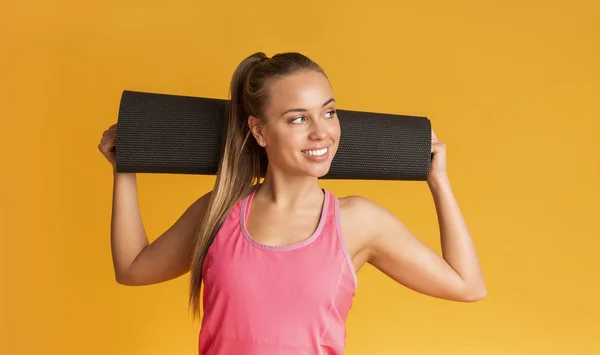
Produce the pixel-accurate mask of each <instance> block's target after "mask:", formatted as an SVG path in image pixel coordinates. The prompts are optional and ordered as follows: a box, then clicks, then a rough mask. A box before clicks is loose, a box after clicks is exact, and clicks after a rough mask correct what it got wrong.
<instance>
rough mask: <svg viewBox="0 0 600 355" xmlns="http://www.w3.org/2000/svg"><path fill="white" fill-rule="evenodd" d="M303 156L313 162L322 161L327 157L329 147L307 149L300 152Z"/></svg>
mask: <svg viewBox="0 0 600 355" xmlns="http://www.w3.org/2000/svg"><path fill="white" fill-rule="evenodd" d="M302 153H303V155H304V156H305V157H306V158H308V159H310V160H313V161H322V160H325V159H327V158H328V157H329V147H325V148H321V149H307V150H303V151H302Z"/></svg>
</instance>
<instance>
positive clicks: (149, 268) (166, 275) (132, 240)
mask: <svg viewBox="0 0 600 355" xmlns="http://www.w3.org/2000/svg"><path fill="white" fill-rule="evenodd" d="M209 197H210V192H209V193H207V194H205V195H204V196H202V197H200V198H199V199H197V200H196V201H194V202H193V203H192V204H191V205H190V206H189V207H188V208H187V209H186V211H185V212H184V213H183V214H182V215H181V217H180V218H179V219H178V220H177V221H176V222H175V223H174V224H173V225H172V226H171V227H170V228H169V229H168V230H167V231H165V232H164V233H163V234H162V235H160V236H159V237H158V238H157V239H156V240H155V241H153V242H152V243H151V244H150V243H149V242H148V237H147V236H146V231H145V229H144V225H143V223H142V218H141V215H140V208H139V203H138V194H137V182H136V175H135V174H129V173H115V174H114V189H113V210H112V219H111V251H112V257H113V265H114V270H115V278H116V280H117V282H118V283H119V284H122V285H129V286H142V285H150V284H156V283H159V282H164V281H168V280H171V279H174V278H177V277H179V276H181V275H183V274H185V273H186V272H188V271H189V269H190V256H191V252H192V244H193V241H194V238H195V232H196V226H197V224H198V222H199V221H200V219H201V217H202V216H203V214H204V212H205V211H206V207H207V205H208V200H209Z"/></svg>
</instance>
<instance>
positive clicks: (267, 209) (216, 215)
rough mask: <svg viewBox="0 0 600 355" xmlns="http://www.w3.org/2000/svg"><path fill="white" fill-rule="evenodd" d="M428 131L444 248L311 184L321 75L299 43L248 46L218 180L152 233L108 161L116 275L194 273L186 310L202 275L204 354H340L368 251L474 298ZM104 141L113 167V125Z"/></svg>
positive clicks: (389, 269)
mask: <svg viewBox="0 0 600 355" xmlns="http://www.w3.org/2000/svg"><path fill="white" fill-rule="evenodd" d="M432 133H433V132H432ZM432 137H433V139H432V154H433V158H432V166H431V171H430V175H429V178H428V180H427V182H428V184H429V187H430V189H431V191H432V194H433V197H434V201H435V203H436V209H437V213H438V218H439V222H440V231H441V243H442V249H443V257H442V256H440V255H439V254H437V253H436V252H434V251H433V250H432V249H430V248H429V247H427V246H426V245H425V244H424V243H422V242H421V241H420V240H419V239H417V238H416V237H415V236H414V235H413V234H412V233H411V232H410V231H409V230H408V229H407V228H406V227H405V226H404V224H403V223H402V222H401V221H400V220H399V219H397V218H396V217H395V216H394V215H393V214H392V213H390V212H389V211H387V210H385V209H384V208H382V207H380V206H378V205H377V204H375V203H373V202H371V201H370V200H368V199H366V198H363V197H360V196H347V197H343V198H339V199H338V198H337V197H336V196H334V195H333V194H332V193H331V192H329V191H328V190H326V189H323V188H321V187H320V186H319V178H320V177H323V176H324V175H326V174H327V173H328V171H329V169H330V166H331V162H332V160H333V158H334V157H335V154H336V151H337V149H338V146H339V142H340V138H341V129H340V122H339V120H338V117H337V114H336V107H335V99H334V94H333V90H332V87H331V85H330V83H329V80H328V78H327V76H326V74H325V72H324V71H323V69H321V67H320V66H319V65H318V64H316V63H315V62H314V61H312V60H310V59H309V58H307V57H306V56H304V55H302V54H299V53H282V54H277V55H275V56H273V57H272V58H268V57H267V56H266V55H265V54H264V53H260V52H259V53H255V54H253V55H251V56H249V57H247V58H246V59H244V60H243V61H242V62H241V63H240V64H239V66H238V68H237V69H236V71H235V72H234V74H233V78H232V81H231V104H230V105H229V112H228V115H227V122H226V136H225V145H224V148H223V153H222V154H223V155H222V159H221V162H220V165H219V170H218V172H217V179H216V182H215V186H214V189H213V191H211V192H209V193H207V194H205V195H204V196H202V197H201V198H199V199H198V200H197V201H196V202H195V203H194V204H192V206H190V208H189V209H188V210H187V211H186V212H185V213H184V214H183V215H182V216H181V218H180V219H179V220H178V221H177V222H176V223H175V224H174V225H173V226H172V227H171V228H170V229H169V230H168V231H167V232H165V233H164V234H163V235H161V236H160V237H159V238H158V239H156V240H155V241H154V242H153V243H152V244H150V245H148V244H147V239H146V236H145V234H144V233H143V226H142V225H141V220H140V218H139V211H138V209H137V205H136V204H135V203H133V202H131V201H134V200H135V198H134V197H135V194H134V189H135V183H134V180H133V178H132V177H131V176H130V175H128V174H119V173H115V193H114V196H115V197H114V201H113V209H114V211H113V216H114V218H113V226H112V231H113V232H112V236H111V238H112V239H111V240H112V246H113V249H112V250H113V261H114V265H115V273H116V275H117V280H118V281H119V282H120V283H122V284H127V285H145V284H151V283H157V282H163V281H167V280H170V279H173V278H175V277H178V276H180V275H182V274H184V273H186V272H187V271H191V283H190V298H189V301H190V307H192V309H193V312H194V315H199V314H200V289H201V286H204V289H203V291H204V298H203V310H204V315H203V317H202V328H201V331H200V335H199V343H198V351H199V353H200V354H261V355H268V354H291V353H293V354H322V353H327V354H342V353H343V352H344V348H345V341H346V328H345V322H346V318H347V316H348V312H349V310H350V308H351V306H352V299H353V296H354V294H355V292H356V288H357V286H358V279H357V276H356V274H357V272H358V270H360V269H361V268H362V266H363V265H364V264H366V263H370V264H372V265H373V266H375V267H376V268H378V269H379V270H381V271H382V272H383V273H385V274H386V275H388V276H389V277H390V278H392V279H393V280H395V281H397V282H398V283H401V284H403V285H405V286H406V287H409V288H411V289H413V290H416V291H418V292H421V293H423V294H426V295H429V296H433V297H438V298H444V299H449V300H455V301H464V302H471V301H477V300H480V299H482V298H484V297H485V294H486V288H485V284H484V281H483V276H482V273H481V268H480V266H479V261H478V258H477V254H476V251H475V248H474V245H473V242H472V240H471V237H470V235H469V232H468V229H467V226H466V224H465V222H464V220H463V217H462V215H461V213H460V210H459V208H458V205H457V203H456V200H455V198H454V196H453V194H452V190H451V188H450V183H449V179H448V177H447V175H446V156H445V145H444V143H442V142H440V141H439V140H438V139H437V136H436V135H435V134H434V133H433V134H432ZM99 148H100V150H101V151H102V152H103V154H105V156H106V157H107V158H108V159H109V161H110V162H111V163H112V164H113V167H114V151H113V148H114V127H111V128H110V129H109V130H108V131H107V132H106V133H105V136H104V138H103V140H102V142H101V144H100V146H99ZM263 178H264V180H263V181H262V182H261V179H263ZM128 201H129V202H128ZM132 220H134V221H135V223H133V222H132ZM132 235H133V236H135V237H132Z"/></svg>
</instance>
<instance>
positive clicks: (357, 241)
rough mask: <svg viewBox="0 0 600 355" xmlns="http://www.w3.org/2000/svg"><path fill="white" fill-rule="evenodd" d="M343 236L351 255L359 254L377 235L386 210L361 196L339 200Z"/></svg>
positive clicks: (345, 197) (351, 196)
mask: <svg viewBox="0 0 600 355" xmlns="http://www.w3.org/2000/svg"><path fill="white" fill-rule="evenodd" d="M338 200H339V219H340V226H341V229H342V234H343V235H344V239H345V240H346V244H347V245H348V247H349V248H350V249H351V250H350V252H351V254H354V255H356V254H358V253H360V252H361V251H363V250H365V249H366V248H368V247H369V245H370V244H371V241H372V240H373V238H374V237H375V236H376V235H377V233H378V229H377V220H378V218H379V217H380V216H381V213H383V211H384V209H383V208H382V207H381V206H379V205H378V204H377V203H375V202H374V201H372V200H370V199H368V198H366V197H364V196H359V195H350V196H344V197H340V198H338Z"/></svg>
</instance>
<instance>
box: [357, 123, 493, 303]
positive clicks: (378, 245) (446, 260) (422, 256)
mask: <svg viewBox="0 0 600 355" xmlns="http://www.w3.org/2000/svg"><path fill="white" fill-rule="evenodd" d="M432 154H433V158H432V167H431V171H430V174H429V177H428V179H427V183H428V186H429V188H430V190H431V193H432V195H433V200H434V202H435V208H436V212H437V216H438V221H439V227H440V228H439V229H440V239H441V247H442V254H443V256H440V255H439V254H438V253H436V252H435V251H434V250H432V249H431V248H429V247H428V246H427V245H425V244H424V243H423V242H421V241H420V240H419V239H418V238H416V237H415V236H414V235H413V234H412V233H411V232H410V231H409V230H408V228H407V227H406V226H405V225H404V224H403V223H402V222H401V221H400V220H398V219H397V218H396V217H395V216H394V215H393V214H392V213H390V212H389V211H388V210H386V209H384V208H382V207H380V206H378V205H377V204H375V203H372V202H370V201H368V200H366V199H361V200H362V201H361V203H360V205H362V211H363V212H364V214H363V217H364V218H366V220H367V221H371V223H370V225H371V226H372V229H371V231H372V233H371V236H372V237H371V238H370V240H369V243H368V246H367V247H368V249H369V260H368V262H369V263H370V264H372V265H373V266H375V267H376V268H378V269H379V270H381V271H382V272H383V273H385V274H386V275H388V276H390V277H391V278H392V279H394V280H396V281H397V282H399V283H401V284H403V285H405V286H406V287H408V288H410V289H413V290H415V291H417V292H420V293H423V294H426V295H430V296H433V297H438V298H443V299H448V300H454V301H463V302H473V301H478V300H481V299H483V298H485V296H486V292H487V291H486V286H485V283H484V280H483V273H482V270H481V266H480V263H479V259H478V256H477V252H476V250H475V245H474V243H473V240H472V238H471V235H470V233H469V230H468V228H467V225H466V223H465V220H464V218H463V216H462V214H461V212H460V209H459V206H458V203H457V201H456V199H455V197H454V194H453V192H452V188H451V185H450V181H449V179H448V176H447V174H446V145H445V144H444V143H443V142H440V141H439V140H438V139H437V136H436V135H435V133H434V132H433V131H432ZM357 202H358V201H357Z"/></svg>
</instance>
